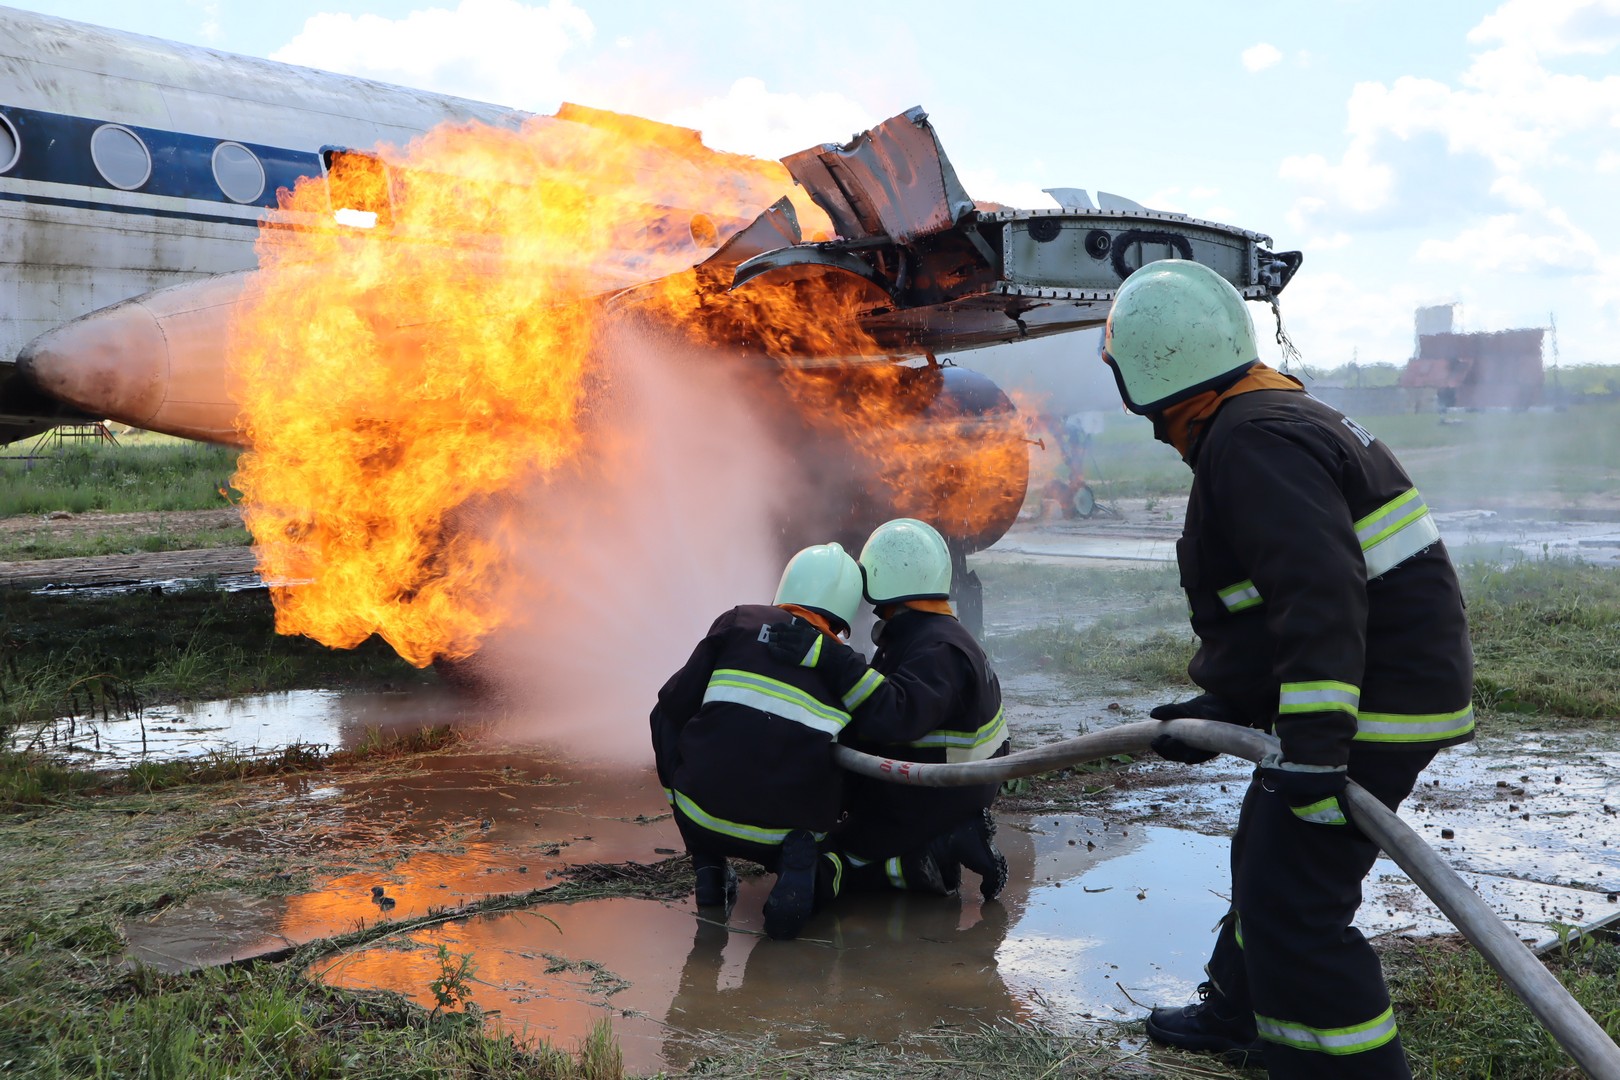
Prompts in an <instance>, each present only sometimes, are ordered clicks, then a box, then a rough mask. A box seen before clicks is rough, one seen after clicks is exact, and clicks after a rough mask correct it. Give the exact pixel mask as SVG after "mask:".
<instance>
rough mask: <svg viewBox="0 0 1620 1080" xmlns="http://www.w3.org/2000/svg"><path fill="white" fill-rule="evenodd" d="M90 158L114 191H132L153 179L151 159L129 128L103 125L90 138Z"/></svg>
mask: <svg viewBox="0 0 1620 1080" xmlns="http://www.w3.org/2000/svg"><path fill="white" fill-rule="evenodd" d="M90 157H91V160H93V161H94V162H95V163H96V168H97V169H98V170H99V171H100V172H101V178H102V179H103V180H105V181H107V183H109V184H111V185H112V186H113V187H115V188H123V189H124V190H125V191H131V190H133V189H135V188H138V187H140V186H141V185H142V184H144V183H146V180H147V178H148V177H150V176H151V175H152V155H151V154H150V153H148V152H147V149H146V144H145V143H143V142H141V139H140V136H139V135H136V134H135V133H134V132H133V131H131V130H129V128H127V127H119V126H118V125H117V124H103V125H102V126H101V127H98V128H96V133H95V134H94V135H92V136H90Z"/></svg>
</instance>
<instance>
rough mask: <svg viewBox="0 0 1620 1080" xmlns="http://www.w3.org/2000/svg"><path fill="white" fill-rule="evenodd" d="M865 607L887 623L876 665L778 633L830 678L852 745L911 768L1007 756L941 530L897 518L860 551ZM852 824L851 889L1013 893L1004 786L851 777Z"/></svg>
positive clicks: (795, 628)
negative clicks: (995, 807)
mask: <svg viewBox="0 0 1620 1080" xmlns="http://www.w3.org/2000/svg"><path fill="white" fill-rule="evenodd" d="M860 567H861V575H862V578H863V581H864V585H865V595H866V599H867V600H868V601H869V602H871V604H872V606H873V607H874V608H875V609H876V613H877V616H878V619H879V622H878V623H877V625H876V627H875V628H874V629H873V631H872V640H873V641H874V642H875V643H876V645H877V653H876V655H875V656H874V657H873V660H872V663H871V665H870V666H868V665H867V663H866V661H865V660H864V659H863V658H862V657H861V655H860V654H859V653H858V652H856V651H855V650H854V649H851V648H850V647H848V646H847V645H843V644H841V643H836V642H834V643H831V644H828V643H827V642H825V641H823V640H820V639H819V638H818V636H817V635H816V634H814V632H813V630H812V628H811V627H809V626H807V625H802V624H786V625H781V626H774V627H772V628H771V632H772V648H774V649H776V650H777V652H778V654H779V655H780V656H781V657H782V658H783V659H785V660H795V659H796V660H797V661H798V662H799V663H801V664H803V665H805V666H808V667H814V668H816V669H817V670H819V671H821V672H822V673H823V674H824V675H825V677H826V679H827V684H828V686H829V687H830V688H831V689H832V690H833V692H834V693H836V694H837V695H838V696H839V698H840V700H841V701H842V702H843V704H844V706H845V707H846V708H848V709H849V710H850V711H851V713H852V714H853V716H854V721H853V723H852V724H851V728H850V731H851V735H850V737H849V738H848V740H847V741H848V742H849V743H850V745H852V746H854V747H855V748H856V749H859V750H863V751H866V752H868V753H873V754H879V755H882V756H884V757H895V758H905V759H908V760H912V761H977V760H981V759H983V758H990V757H1001V756H1002V755H1004V754H1006V753H1007V750H1008V739H1007V722H1006V719H1005V717H1004V716H1003V713H1002V708H1001V684H1000V682H999V681H998V680H997V678H996V673H995V672H994V671H992V670H991V668H990V661H989V658H988V657H987V656H985V653H984V649H983V648H981V647H980V645H979V643H978V642H977V641H975V640H974V639H973V635H972V634H970V633H968V631H967V630H966V628H964V627H963V626H962V624H961V623H960V622H958V621H957V619H956V616H955V615H954V614H953V613H952V611H951V605H950V601H949V596H950V586H951V556H950V550H949V548H948V547H947V546H946V544H945V539H944V537H942V536H940V534H939V532H938V531H937V530H935V529H934V527H933V526H932V525H929V524H928V523H926V522H923V521H918V520H916V519H914V518H897V519H895V520H893V521H889V522H885V523H884V524H883V525H880V526H878V528H877V529H875V530H874V531H873V533H872V535H871V536H870V537H868V538H867V541H866V545H865V546H864V547H863V548H862V549H861V558H860ZM846 784H847V787H848V791H849V798H848V800H847V803H846V805H847V806H848V808H849V816H848V819H847V820H846V822H845V823H844V824H843V825H842V826H840V827H839V829H838V832H837V833H836V834H835V835H834V837H833V839H832V845H833V847H834V849H835V851H834V857H835V858H836V859H838V860H839V861H840V862H841V863H842V868H843V870H844V873H845V883H846V885H847V886H848V887H852V888H900V889H909V890H912V891H919V892H936V893H947V892H951V891H954V890H955V889H957V888H958V887H959V886H960V883H961V867H962V866H964V865H965V866H966V867H967V868H968V869H969V870H972V871H973V872H974V873H976V874H978V875H979V877H980V892H981V893H982V895H983V896H984V898H985V899H986V900H990V899H993V898H994V897H995V896H996V895H997V894H998V893H1000V892H1001V890H1002V888H1003V887H1004V886H1005V885H1006V884H1007V860H1006V859H1005V858H1004V857H1003V856H1002V854H1001V852H1000V851H999V850H997V848H996V846H995V841H994V837H995V831H996V824H995V818H994V817H993V816H992V815H991V813H990V804H991V802H992V800H993V799H994V798H995V796H996V792H997V790H998V785H997V784H994V783H990V784H977V785H974V786H972V787H959V788H909V787H902V786H900V785H896V784H890V783H885V782H883V781H880V780H870V779H864V778H861V777H855V776H852V777H850V778H849V779H848V780H847V781H846Z"/></svg>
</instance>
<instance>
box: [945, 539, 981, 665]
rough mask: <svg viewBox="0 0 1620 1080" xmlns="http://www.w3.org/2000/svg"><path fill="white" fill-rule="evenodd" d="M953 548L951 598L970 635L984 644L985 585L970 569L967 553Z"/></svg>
mask: <svg viewBox="0 0 1620 1080" xmlns="http://www.w3.org/2000/svg"><path fill="white" fill-rule="evenodd" d="M950 548H951V596H952V597H954V598H955V600H956V617H957V618H958V619H959V620H961V623H962V625H963V626H965V627H967V630H968V633H970V634H972V635H973V636H974V637H975V638H976V639H978V641H979V643H980V644H983V643H984V585H983V583H982V582H980V581H979V575H978V574H977V573H975V572H974V571H972V570H969V569H968V564H967V551H966V550H964V549H963V548H962V547H960V546H959V545H957V544H952V545H950Z"/></svg>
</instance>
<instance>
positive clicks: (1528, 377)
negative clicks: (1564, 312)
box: [1401, 305, 1547, 410]
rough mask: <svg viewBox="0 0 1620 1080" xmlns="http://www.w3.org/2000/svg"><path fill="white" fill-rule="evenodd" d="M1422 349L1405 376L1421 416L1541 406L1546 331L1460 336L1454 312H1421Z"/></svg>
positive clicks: (1419, 345)
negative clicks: (1434, 411) (1430, 411)
mask: <svg viewBox="0 0 1620 1080" xmlns="http://www.w3.org/2000/svg"><path fill="white" fill-rule="evenodd" d="M1415 322H1416V329H1417V335H1416V336H1417V348H1416V350H1415V355H1414V356H1413V357H1412V359H1411V360H1409V361H1407V364H1406V369H1405V370H1404V371H1402V372H1401V386H1402V387H1403V388H1405V389H1406V390H1407V391H1408V392H1409V394H1410V396H1411V401H1412V407H1413V408H1414V409H1417V410H1422V409H1426V408H1442V409H1450V408H1458V409H1528V408H1529V407H1530V406H1532V405H1539V404H1541V398H1542V385H1543V381H1544V372H1543V369H1542V360H1541V345H1542V341H1543V339H1544V338H1545V337H1546V334H1547V331H1546V330H1545V329H1543V328H1541V327H1533V328H1530V329H1524V330H1499V331H1497V332H1495V333H1473V334H1463V333H1456V332H1454V331H1453V330H1452V329H1451V307H1450V305H1445V306H1442V307H1438V308H1433V307H1430V308H1419V309H1418V311H1417V318H1416V320H1415Z"/></svg>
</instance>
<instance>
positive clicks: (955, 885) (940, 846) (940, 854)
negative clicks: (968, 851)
mask: <svg viewBox="0 0 1620 1080" xmlns="http://www.w3.org/2000/svg"><path fill="white" fill-rule="evenodd" d="M953 835H954V834H953V833H942V834H941V835H939V836H936V837H934V838H933V839H932V840H930V841H928V854H930V855H932V856H933V857H934V865H935V866H937V867H939V880H940V883H941V884H942V885H943V886H944V887H945V891H946V892H955V891H956V890H957V889H959V888H961V887H962V862H961V860H960V859H958V858H957V857H956V851H955V849H954V847H953V845H952V844H951V837H952V836H953Z"/></svg>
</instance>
